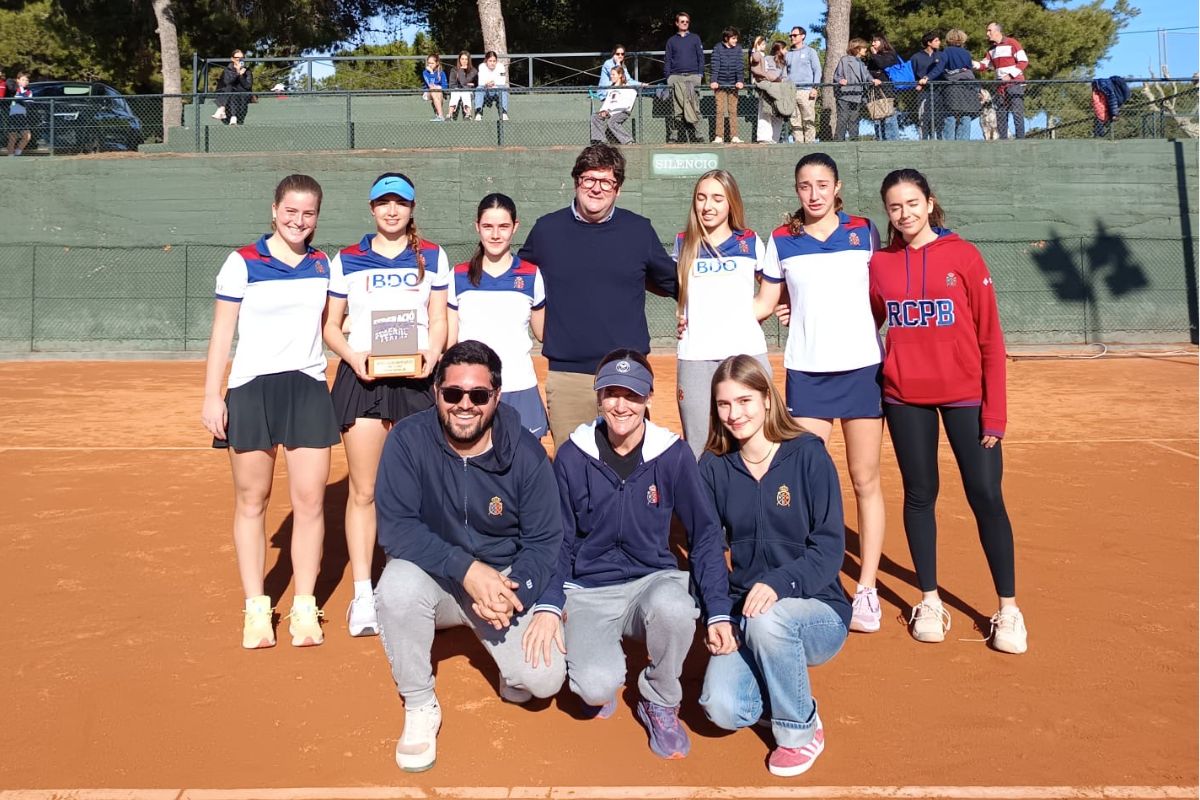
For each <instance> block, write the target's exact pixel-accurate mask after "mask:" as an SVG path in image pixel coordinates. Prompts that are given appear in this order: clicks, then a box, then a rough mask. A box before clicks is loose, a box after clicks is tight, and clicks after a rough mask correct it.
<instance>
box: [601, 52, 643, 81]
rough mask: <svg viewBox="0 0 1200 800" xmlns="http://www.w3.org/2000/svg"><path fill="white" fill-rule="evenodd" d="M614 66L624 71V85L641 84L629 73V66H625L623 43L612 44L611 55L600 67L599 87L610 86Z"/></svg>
mask: <svg viewBox="0 0 1200 800" xmlns="http://www.w3.org/2000/svg"><path fill="white" fill-rule="evenodd" d="M614 67H620V68H621V69H622V70H624V72H625V85H626V86H641V85H642V84H641V83H640V82H639V81H635V80H634V79H633V78H632V77H630V75H629V68H628V67H626V66H625V45H623V44H618V45H613V51H612V56H611V57H609V59H608V60H607V61H605V62H604V64H603V65H602V66H601V67H600V84H599V86H600V88H601V89H604V88H607V87H609V86H612V84H613V79H612V71H613V68H614Z"/></svg>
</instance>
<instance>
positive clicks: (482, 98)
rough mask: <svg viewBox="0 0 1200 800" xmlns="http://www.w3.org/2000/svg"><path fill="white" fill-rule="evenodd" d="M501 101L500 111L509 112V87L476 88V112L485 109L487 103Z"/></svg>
mask: <svg viewBox="0 0 1200 800" xmlns="http://www.w3.org/2000/svg"><path fill="white" fill-rule="evenodd" d="M489 102H492V103H499V104H500V113H502V114H507V113H508V89H507V88H505V87H499V88H496V89H476V90H475V113H476V114H478V113H479V112H480V111H483V107H484V105H485V104H487V103H489Z"/></svg>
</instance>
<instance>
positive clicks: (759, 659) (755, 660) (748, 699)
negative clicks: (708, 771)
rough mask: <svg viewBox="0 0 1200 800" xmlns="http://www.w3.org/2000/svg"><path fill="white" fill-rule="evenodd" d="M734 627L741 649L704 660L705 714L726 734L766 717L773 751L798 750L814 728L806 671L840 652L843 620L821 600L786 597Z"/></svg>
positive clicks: (813, 704)
mask: <svg viewBox="0 0 1200 800" xmlns="http://www.w3.org/2000/svg"><path fill="white" fill-rule="evenodd" d="M734 624H735V625H737V626H738V628H739V632H740V636H741V643H742V644H741V647H740V648H739V649H738V651H737V652H736V653H730V654H729V655H725V656H713V657H712V658H711V659H709V662H708V670H707V671H706V672H705V673H704V690H703V691H702V692H701V693H700V705H701V706H702V707H703V708H704V713H705V714H707V715H708V718H709V719H710V720H712V722H713V724H715V725H717V726H719V727H721V728H724V729H726V730H731V731H732V730H737V729H738V728H745V727H748V726H750V725H753V724H754V723H756V722H758V720H759V718H760V717H763V716H764V715H767V714H769V715H770V718H771V733H773V734H774V735H775V743H776V744H777V745H779V746H780V747H803V746H804V745H806V744H808V742H810V741H811V740H812V738H813V735H814V732H815V729H816V724H817V702H816V700H814V699H813V696H812V689H811V688H810V685H809V681H808V668H809V667H810V666H816V665H817V664H823V663H825V662H826V661H828V660H829V659H831V658H833V657H834V656H835V655H837V652H838V651H839V650H841V649H842V645H843V644H844V643H845V641H846V626H845V624H844V623H843V622H842V618H841V617H839V616H838V614H837V612H836V611H834V610H833V609H832V608H830V607H829V606H827V605H826V604H825V603H822V602H821V601H820V600H813V599H812V598H798V597H785V598H783V599H781V600H779V601H777V602H776V603H775V605H773V606H771V608H770V609H768V610H767V612H766V613H765V614H760V615H759V616H757V617H752V618H746V617H735V618H734ZM764 699H765V701H766V702H764Z"/></svg>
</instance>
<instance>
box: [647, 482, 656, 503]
mask: <svg viewBox="0 0 1200 800" xmlns="http://www.w3.org/2000/svg"><path fill="white" fill-rule="evenodd" d="M646 504H647V505H651V506H656V505H658V484H656V483H652V484H650V488H649V489H647V490H646Z"/></svg>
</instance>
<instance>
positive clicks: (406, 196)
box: [367, 175, 417, 203]
mask: <svg viewBox="0 0 1200 800" xmlns="http://www.w3.org/2000/svg"><path fill="white" fill-rule="evenodd" d="M388 194H394V195H396V197H399V198H400V199H401V200H407V201H408V202H410V203H411V202H413V201H414V200H416V199H417V190H416V189H414V188H413V185H412V184H411V183H409V182H408V181H406V180H404V178H399V177H397V176H395V175H388V176H387V177H386V178H380V179H379V180H377V181H375V185H374V186H372V187H371V196H370V197H369V198H367V199H368V200H369V201H370V202H372V203H374V202H375V201H376V200H378V199H379V198H381V197H383V196H384V195H388Z"/></svg>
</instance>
